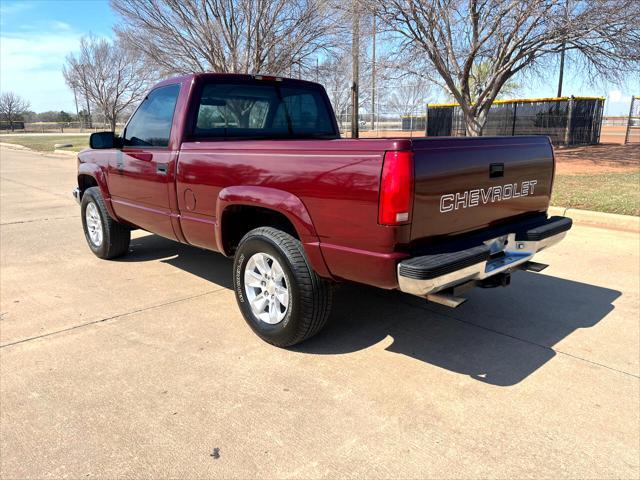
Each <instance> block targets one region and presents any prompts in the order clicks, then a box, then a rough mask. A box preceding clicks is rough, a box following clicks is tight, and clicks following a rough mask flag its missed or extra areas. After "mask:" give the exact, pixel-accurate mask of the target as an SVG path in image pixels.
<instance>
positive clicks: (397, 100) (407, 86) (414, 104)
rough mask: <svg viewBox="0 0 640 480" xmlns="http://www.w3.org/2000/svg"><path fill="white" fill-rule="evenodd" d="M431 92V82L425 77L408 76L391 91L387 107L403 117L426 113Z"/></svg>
mask: <svg viewBox="0 0 640 480" xmlns="http://www.w3.org/2000/svg"><path fill="white" fill-rule="evenodd" d="M429 94H430V88H429V83H428V82H427V81H426V80H425V79H424V78H420V77H417V78H411V77H407V78H405V79H403V81H402V82H401V83H400V84H399V85H397V86H395V87H394V89H393V91H392V92H391V93H390V95H389V97H388V100H387V108H388V109H389V111H390V112H391V113H395V114H397V115H400V116H403V117H409V116H414V115H417V114H424V112H425V110H426V107H427V102H428V101H429Z"/></svg>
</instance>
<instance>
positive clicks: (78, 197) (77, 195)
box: [71, 187, 82, 205]
mask: <svg viewBox="0 0 640 480" xmlns="http://www.w3.org/2000/svg"><path fill="white" fill-rule="evenodd" d="M71 194H72V195H73V198H75V199H76V202H77V203H78V205H80V203H81V201H82V193H81V192H80V189H79V188H78V187H76V188H75V190H74V191H73V192H71Z"/></svg>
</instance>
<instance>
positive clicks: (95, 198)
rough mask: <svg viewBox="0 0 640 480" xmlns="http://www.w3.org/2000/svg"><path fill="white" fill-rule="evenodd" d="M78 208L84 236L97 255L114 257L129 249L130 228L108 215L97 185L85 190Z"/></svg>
mask: <svg viewBox="0 0 640 480" xmlns="http://www.w3.org/2000/svg"><path fill="white" fill-rule="evenodd" d="M80 210H81V212H82V228H83V229H84V236H85V238H86V239H87V243H88V244H89V248H90V249H91V251H92V252H93V253H94V254H95V255H96V256H97V257H99V258H104V259H109V258H116V257H121V256H122V255H124V254H125V253H127V252H128V251H129V242H130V241H131V230H130V229H129V227H127V226H125V225H122V224H121V223H118V222H116V221H115V220H114V219H113V218H111V217H110V216H109V212H107V207H106V206H105V204H104V200H103V198H102V193H100V189H99V188H98V187H91V188H88V189H87V190H85V192H84V194H83V195H82V203H81V206H80Z"/></svg>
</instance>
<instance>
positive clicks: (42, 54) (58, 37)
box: [0, 0, 640, 115]
mask: <svg viewBox="0 0 640 480" xmlns="http://www.w3.org/2000/svg"><path fill="white" fill-rule="evenodd" d="M116 22H117V17H116V16H115V14H114V13H113V12H112V11H111V9H110V7H109V2H108V0H0V90H2V91H14V92H16V93H18V94H19V95H21V96H23V97H25V98H27V99H29V101H30V102H31V108H32V110H34V111H36V112H42V111H46V110H61V109H62V110H66V111H70V112H72V111H75V106H74V101H73V95H72V94H71V92H70V91H69V89H68V88H67V87H66V85H65V83H64V78H63V76H62V65H63V64H64V60H65V57H66V55H67V54H68V53H69V52H72V51H75V50H76V49H77V47H78V44H79V41H80V37H82V36H83V35H87V34H89V33H94V34H96V35H100V36H105V37H111V36H113V32H112V26H113V25H114V24H115V23H116ZM549 77H550V78H549V79H548V81H544V80H543V81H535V82H532V83H531V85H526V86H525V88H524V89H523V91H522V94H523V95H522V96H525V97H553V96H555V93H556V88H557V87H556V83H557V72H550V75H549ZM576 77H577V76H576V75H573V74H572V72H571V71H570V69H569V71H568V72H567V74H566V81H565V87H564V92H563V93H564V94H565V95H571V94H573V95H576V96H578V95H599V96H606V97H607V102H606V103H605V113H606V114H608V115H624V114H626V113H627V112H628V109H629V101H630V95H631V94H635V95H640V79H635V78H630V79H629V81H628V82H627V83H628V85H625V86H622V87H621V86H616V85H606V84H605V85H602V86H599V87H591V86H589V85H586V84H583V83H582V82H581V80H580V78H576Z"/></svg>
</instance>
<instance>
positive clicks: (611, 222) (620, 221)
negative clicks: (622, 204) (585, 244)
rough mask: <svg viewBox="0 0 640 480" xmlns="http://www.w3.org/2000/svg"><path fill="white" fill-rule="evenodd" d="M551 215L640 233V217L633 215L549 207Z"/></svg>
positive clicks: (601, 226) (575, 221)
mask: <svg viewBox="0 0 640 480" xmlns="http://www.w3.org/2000/svg"><path fill="white" fill-rule="evenodd" d="M549 215H560V216H563V217H569V218H571V219H572V220H573V223H575V224H576V225H584V226H588V227H600V228H610V229H612V230H624V231H626V232H634V233H640V217H635V216H633V215H618V214H616V213H603V212H594V211H591V210H580V209H578V208H566V207H549Z"/></svg>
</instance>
